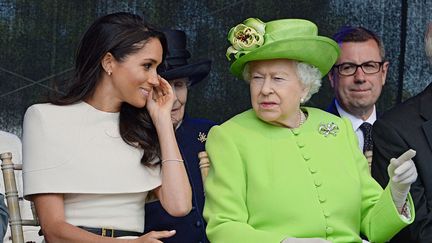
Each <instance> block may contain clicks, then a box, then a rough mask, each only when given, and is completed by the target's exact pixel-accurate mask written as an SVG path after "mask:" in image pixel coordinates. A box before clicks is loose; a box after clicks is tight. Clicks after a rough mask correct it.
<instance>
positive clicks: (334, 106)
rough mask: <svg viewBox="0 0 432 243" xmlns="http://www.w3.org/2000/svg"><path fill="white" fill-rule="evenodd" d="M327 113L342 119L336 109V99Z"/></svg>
mask: <svg viewBox="0 0 432 243" xmlns="http://www.w3.org/2000/svg"><path fill="white" fill-rule="evenodd" d="M326 111H327V112H328V113H331V114H333V115H336V116H338V117H340V114H339V111H338V110H337V108H336V99H335V98H333V100H332V102H331V104H330V105H329V106H328V107H327V109H326Z"/></svg>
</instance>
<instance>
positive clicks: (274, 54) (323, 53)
mask: <svg viewBox="0 0 432 243" xmlns="http://www.w3.org/2000/svg"><path fill="white" fill-rule="evenodd" d="M228 41H229V42H230V43H231V46H230V47H229V48H228V49H227V52H226V56H227V58H228V60H231V59H232V57H233V58H234V59H235V61H234V62H233V63H232V64H231V68H230V69H231V72H232V73H233V74H234V75H235V76H237V77H239V78H242V72H243V68H244V66H245V64H246V63H247V62H250V61H257V60H269V59H291V60H296V61H300V62H305V63H308V64H311V65H313V66H315V67H317V68H318V69H319V70H320V71H321V74H322V76H324V75H326V74H327V73H328V71H330V69H331V68H332V66H333V65H334V64H335V62H336V60H337V58H338V56H339V53H340V49H339V46H338V44H337V43H336V42H335V41H333V40H332V39H330V38H328V37H324V36H319V35H318V28H317V26H316V25H315V24H314V23H312V22H310V21H308V20H304V19H280V20H274V21H270V22H267V23H264V22H262V21H261V20H259V19H257V18H249V19H246V20H245V21H243V23H241V24H238V25H237V26H235V27H233V28H231V30H230V31H229V33H228Z"/></svg>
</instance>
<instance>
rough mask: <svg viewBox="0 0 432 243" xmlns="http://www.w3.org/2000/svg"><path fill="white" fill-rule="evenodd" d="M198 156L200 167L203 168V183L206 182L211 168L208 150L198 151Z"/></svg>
mask: <svg viewBox="0 0 432 243" xmlns="http://www.w3.org/2000/svg"><path fill="white" fill-rule="evenodd" d="M198 158H199V160H200V162H199V167H200V170H201V177H202V181H203V183H204V182H205V179H206V178H207V175H208V171H209V169H210V159H209V157H208V154H207V152H206V151H201V152H199V153H198Z"/></svg>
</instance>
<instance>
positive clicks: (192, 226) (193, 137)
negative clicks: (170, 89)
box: [144, 117, 215, 243]
mask: <svg viewBox="0 0 432 243" xmlns="http://www.w3.org/2000/svg"><path fill="white" fill-rule="evenodd" d="M213 125H215V123H213V122H211V121H208V120H202V119H190V118H187V117H186V118H185V119H184V120H183V122H182V124H181V125H180V127H179V128H178V129H177V130H176V137H177V143H178V145H179V148H180V152H181V154H182V156H183V160H184V162H185V167H186V171H187V173H188V176H189V181H190V183H191V188H192V211H191V212H190V213H189V214H188V215H186V216H185V217H172V216H171V215H169V214H168V213H167V212H166V211H165V210H164V209H163V208H162V206H161V204H160V202H159V201H156V202H151V203H147V204H146V206H145V230H144V233H147V232H150V231H153V230H173V229H175V230H176V231H177V233H176V234H175V235H174V236H173V237H171V238H167V239H162V241H163V242H177V243H198V242H202V243H204V242H208V240H207V236H206V233H205V227H206V223H205V221H204V219H203V217H202V212H203V207H204V187H203V183H202V179H201V171H200V168H199V159H198V153H199V152H201V151H204V150H205V142H200V141H199V140H198V137H199V135H200V133H204V134H205V135H206V136H207V133H208V131H209V130H210V128H211V127H212V126H213Z"/></svg>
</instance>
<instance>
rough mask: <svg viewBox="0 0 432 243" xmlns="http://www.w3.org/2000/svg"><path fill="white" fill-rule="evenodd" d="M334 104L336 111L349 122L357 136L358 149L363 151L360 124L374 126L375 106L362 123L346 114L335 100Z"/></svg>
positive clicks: (360, 120)
mask: <svg viewBox="0 0 432 243" xmlns="http://www.w3.org/2000/svg"><path fill="white" fill-rule="evenodd" d="M335 104H336V109H337V111H338V112H339V114H340V116H341V117H346V118H348V119H349V120H350V121H351V124H352V127H353V129H354V132H355V133H356V135H357V140H358V143H359V148H360V150H361V151H363V143H364V136H363V132H362V130H361V129H360V126H361V124H363V122H368V123H370V124H371V125H373V124H374V122H375V121H376V109H375V105H374V108H373V111H372V114H371V115H370V116H369V117H368V119H367V120H366V121H363V120H362V119H360V118H358V117H355V116H353V115H351V114H350V113H348V112H346V111H345V110H344V109H343V108H342V107H341V106H340V105H339V102H338V101H337V100H335Z"/></svg>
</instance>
